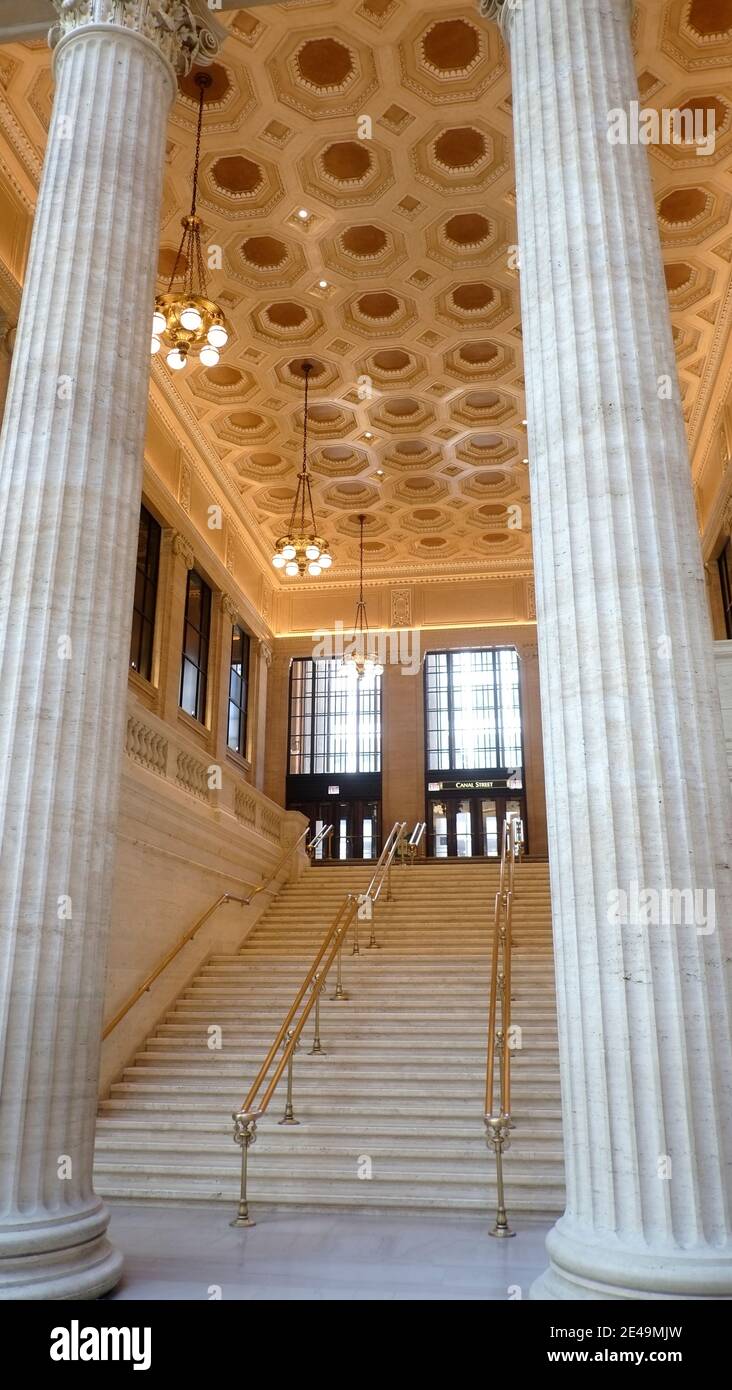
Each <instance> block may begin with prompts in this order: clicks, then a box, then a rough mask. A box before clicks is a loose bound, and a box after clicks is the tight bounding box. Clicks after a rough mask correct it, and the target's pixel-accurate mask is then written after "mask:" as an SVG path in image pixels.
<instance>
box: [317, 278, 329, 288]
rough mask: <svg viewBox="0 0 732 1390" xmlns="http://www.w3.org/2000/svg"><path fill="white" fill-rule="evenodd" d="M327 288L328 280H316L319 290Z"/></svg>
mask: <svg viewBox="0 0 732 1390" xmlns="http://www.w3.org/2000/svg"><path fill="white" fill-rule="evenodd" d="M327 288H328V281H327V280H318V289H319V290H327Z"/></svg>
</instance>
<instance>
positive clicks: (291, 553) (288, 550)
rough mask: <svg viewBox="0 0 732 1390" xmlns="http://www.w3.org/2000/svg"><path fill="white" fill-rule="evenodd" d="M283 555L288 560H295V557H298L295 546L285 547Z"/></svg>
mask: <svg viewBox="0 0 732 1390" xmlns="http://www.w3.org/2000/svg"><path fill="white" fill-rule="evenodd" d="M282 554H283V555H284V557H285V559H286V560H294V558H295V556H296V555H297V551H296V549H295V547H294V545H283V547H282Z"/></svg>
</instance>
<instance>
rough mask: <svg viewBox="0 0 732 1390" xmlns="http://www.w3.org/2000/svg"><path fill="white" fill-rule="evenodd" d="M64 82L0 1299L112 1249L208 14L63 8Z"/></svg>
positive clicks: (2, 471) (32, 318)
mask: <svg viewBox="0 0 732 1390" xmlns="http://www.w3.org/2000/svg"><path fill="white" fill-rule="evenodd" d="M56 8H57V11H58V13H59V15H60V24H59V26H57V31H56V33H55V34H54V39H55V41H56V47H55V53H54V76H55V83H56V93H55V100H54V111H53V120H52V123H51V128H50V131H49V137H48V146H47V151H46V158H45V164H44V171H43V177H42V181H41V187H40V190H39V195H38V205H37V208H36V216H35V223H34V229H33V239H32V244H31V249H30V258H29V263H28V270H27V276H26V283H25V287H24V293H23V301H22V307H21V313H20V319H19V323H18V330H17V341H16V346H15V353H14V362H13V370H12V375H11V381H10V389H9V393H8V400H7V406H6V411H5V421H4V426H3V432H2V437H1V439H0V778H1V782H0V902H1V903H2V913H1V914H0V1018H1V1019H2V1028H1V1031H0V1073H1V1075H2V1094H1V1097H0V1297H3V1298H6V1299H13V1298H23V1299H29V1298H31V1299H34V1298H35V1299H43V1298H53V1299H65V1298H72V1299H80V1298H90V1297H94V1296H96V1295H98V1294H100V1293H102V1292H104V1291H105V1290H106V1289H108V1288H110V1287H111V1286H112V1285H113V1284H114V1283H115V1281H116V1279H117V1278H118V1275H119V1271H120V1266H121V1259H120V1256H119V1255H118V1254H117V1252H116V1251H115V1250H114V1249H113V1248H112V1246H111V1245H110V1244H109V1242H108V1241H107V1238H106V1235H105V1231H106V1228H107V1222H108V1215H107V1212H106V1210H105V1208H104V1206H103V1204H102V1202H101V1201H100V1200H99V1198H98V1197H97V1196H96V1195H95V1193H94V1190H93V1186H92V1150H93V1142H94V1122H95V1112H96V1100H97V1072H98V1063H99V1046H100V1028H101V1016H102V1004H103V995H104V976H105V961H106V944H107V933H108V926H109V911H110V893H111V872H110V871H111V865H112V854H113V849H114V833H115V824H116V812H117V798H118V789H119V780H120V758H121V749H122V730H123V719H124V708H125V690H126V679H127V665H128V658H129V634H130V623H131V611H132V592H133V573H134V565H135V548H136V538H137V529H138V522H139V507H140V489H141V475H142V458H143V439H144V431H145V419H146V411H147V395H148V378H149V364H150V354H149V342H150V324H151V315H152V307H153V299H154V288H155V267H156V263H157V250H158V235H159V211H160V197H161V188H162V176H163V160H164V147H165V132H166V121H167V115H168V110H169V107H170V104H171V101H172V100H173V97H174V95H175V90H176V80H175V70H174V69H175V67H176V66H182V65H186V64H187V63H190V61H191V59H192V57H193V55H194V53H195V52H196V51H197V49H198V48H199V43H200V35H199V24H198V21H195V20H193V19H192V17H191V14H190V10H189V9H188V7H187V6H186V5H184V4H179V3H173V0H161V3H158V4H156V5H153V4H151V3H150V0H134V2H133V0H127V2H126V3H125V4H124V6H123V5H122V4H120V3H118V0H79V3H78V4H73V3H68V0H63V2H62V0H56Z"/></svg>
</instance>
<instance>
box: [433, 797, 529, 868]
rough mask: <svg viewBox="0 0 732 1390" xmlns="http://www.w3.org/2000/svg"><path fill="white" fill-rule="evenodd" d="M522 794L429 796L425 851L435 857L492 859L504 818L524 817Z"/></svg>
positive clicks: (496, 854)
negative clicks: (520, 795) (519, 795)
mask: <svg viewBox="0 0 732 1390" xmlns="http://www.w3.org/2000/svg"><path fill="white" fill-rule="evenodd" d="M523 800H524V799H523V797H518V796H507V795H504V796H502V795H500V794H493V795H491V796H460V795H454V796H445V795H444V794H443V795H442V796H439V797H429V799H428V802H427V836H428V842H427V852H428V854H430V855H432V856H434V857H435V858H436V859H453V858H456V859H474V858H487V859H496V858H498V855H499V846H500V844H501V838H502V835H503V825H504V821H506V820H507V819H510V818H511V817H512V816H521V817H523V816H524V805H523Z"/></svg>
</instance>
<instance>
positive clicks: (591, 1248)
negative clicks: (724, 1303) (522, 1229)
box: [529, 1221, 732, 1302]
mask: <svg viewBox="0 0 732 1390" xmlns="http://www.w3.org/2000/svg"><path fill="white" fill-rule="evenodd" d="M546 1248H547V1253H548V1255H549V1261H550V1263H549V1268H548V1269H547V1270H546V1271H545V1272H544V1274H541V1275H540V1276H539V1278H538V1279H536V1280H535V1281H534V1283H533V1284H532V1285H531V1289H530V1291H529V1298H530V1299H532V1300H533V1301H535V1302H536V1301H538V1302H563V1301H567V1302H570V1301H576V1300H584V1301H593V1300H595V1301H604V1302H607V1301H614V1300H623V1299H629V1300H634V1301H644V1300H648V1301H653V1300H659V1299H660V1300H663V1299H673V1300H684V1301H686V1300H694V1299H732V1246H730V1245H727V1246H720V1247H718V1248H716V1249H715V1248H714V1247H713V1246H709V1245H703V1246H698V1247H696V1248H694V1249H689V1248H687V1249H679V1250H678V1251H669V1250H668V1249H666V1250H659V1251H658V1252H656V1253H654V1251H653V1250H652V1249H650V1248H649V1247H648V1246H643V1247H641V1246H640V1245H633V1246H627V1245H623V1243H622V1242H621V1240H620V1239H619V1238H618V1237H617V1236H616V1235H614V1234H613V1232H611V1231H599V1232H597V1233H596V1234H593V1233H591V1232H582V1231H580V1230H578V1229H576V1228H575V1230H574V1231H572V1230H571V1229H570V1230H563V1229H562V1222H561V1221H560V1222H559V1224H558V1225H557V1226H555V1227H554V1229H553V1230H552V1231H550V1232H549V1235H548V1237H547V1242H546Z"/></svg>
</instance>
